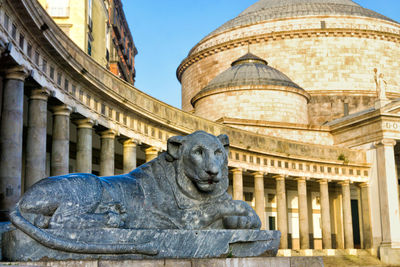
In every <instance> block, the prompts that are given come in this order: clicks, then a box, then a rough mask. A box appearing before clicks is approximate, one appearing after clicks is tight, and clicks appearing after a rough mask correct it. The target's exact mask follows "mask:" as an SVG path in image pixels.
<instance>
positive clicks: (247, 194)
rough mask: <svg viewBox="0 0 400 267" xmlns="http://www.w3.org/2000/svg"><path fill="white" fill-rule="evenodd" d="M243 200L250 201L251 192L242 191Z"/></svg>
mask: <svg viewBox="0 0 400 267" xmlns="http://www.w3.org/2000/svg"><path fill="white" fill-rule="evenodd" d="M243 195H244V201H246V202H252V201H253V193H252V192H243Z"/></svg>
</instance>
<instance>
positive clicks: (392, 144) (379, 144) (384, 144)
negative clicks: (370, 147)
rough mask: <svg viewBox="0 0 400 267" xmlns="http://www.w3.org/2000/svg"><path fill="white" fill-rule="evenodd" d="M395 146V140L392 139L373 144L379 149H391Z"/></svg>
mask: <svg viewBox="0 0 400 267" xmlns="http://www.w3.org/2000/svg"><path fill="white" fill-rule="evenodd" d="M395 145H396V140H394V139H387V138H384V139H382V140H379V141H377V142H375V143H374V146H375V147H380V146H389V147H393V146H395Z"/></svg>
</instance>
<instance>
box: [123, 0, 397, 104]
mask: <svg viewBox="0 0 400 267" xmlns="http://www.w3.org/2000/svg"><path fill="white" fill-rule="evenodd" d="M255 2H257V0H170V1H167V0H146V1H134V0H122V3H123V5H124V10H125V14H126V17H127V20H128V24H129V27H130V29H131V32H132V35H133V39H134V41H135V44H136V46H137V48H138V50H139V54H138V55H137V56H136V84H135V85H136V87H137V88H138V89H140V90H142V91H143V92H145V93H147V94H149V95H151V96H153V97H156V98H158V99H160V100H161V101H164V102H166V103H168V104H170V105H173V106H175V107H178V108H180V107H181V86H180V83H179V82H178V80H177V79H176V75H175V72H176V69H177V67H178V66H179V64H180V62H181V61H182V60H183V59H184V58H185V57H186V56H187V54H188V52H189V50H190V49H191V48H192V47H193V46H194V45H195V44H196V43H197V42H199V41H200V40H201V39H202V38H203V37H204V36H206V35H207V34H208V33H210V32H211V31H213V30H215V29H216V28H218V27H219V26H220V25H222V24H223V23H225V22H226V21H228V20H230V19H232V18H234V17H236V16H237V15H238V14H239V13H240V12H242V11H243V10H244V9H246V8H247V7H248V6H250V5H252V4H253V3H255ZM354 2H357V3H358V4H360V5H361V6H363V7H365V8H369V9H372V10H374V11H376V12H379V13H381V14H383V15H385V16H387V17H389V18H392V19H394V20H396V21H399V22H400V1H399V0H355V1H354Z"/></svg>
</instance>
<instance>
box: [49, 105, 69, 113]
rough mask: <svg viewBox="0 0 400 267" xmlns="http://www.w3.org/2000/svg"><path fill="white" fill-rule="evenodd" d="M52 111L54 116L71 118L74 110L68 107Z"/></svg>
mask: <svg viewBox="0 0 400 267" xmlns="http://www.w3.org/2000/svg"><path fill="white" fill-rule="evenodd" d="M51 110H52V111H53V115H54V116H69V115H70V114H71V112H72V108H71V107H70V106H67V105H60V106H54V107H52V108H51Z"/></svg>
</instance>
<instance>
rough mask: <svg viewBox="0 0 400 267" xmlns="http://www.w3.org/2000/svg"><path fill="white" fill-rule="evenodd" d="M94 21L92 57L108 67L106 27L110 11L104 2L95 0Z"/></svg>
mask: <svg viewBox="0 0 400 267" xmlns="http://www.w3.org/2000/svg"><path fill="white" fill-rule="evenodd" d="M92 12H93V13H92V19H93V33H92V34H93V39H94V40H93V42H92V57H93V58H94V60H96V61H97V62H98V63H100V65H102V66H106V65H107V60H106V45H107V44H106V27H107V24H106V23H107V20H108V11H107V9H106V7H105V5H104V2H103V0H94V1H93V8H92Z"/></svg>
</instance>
